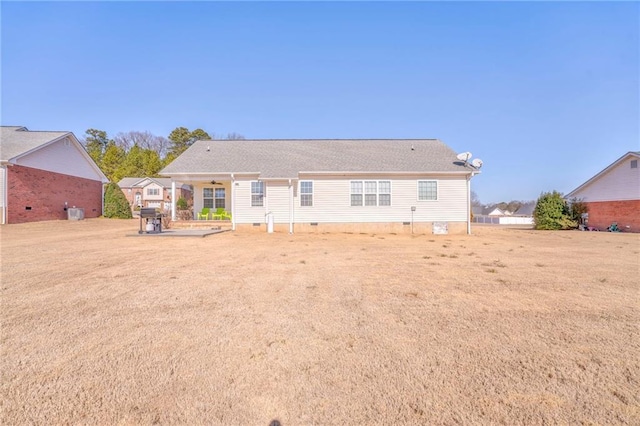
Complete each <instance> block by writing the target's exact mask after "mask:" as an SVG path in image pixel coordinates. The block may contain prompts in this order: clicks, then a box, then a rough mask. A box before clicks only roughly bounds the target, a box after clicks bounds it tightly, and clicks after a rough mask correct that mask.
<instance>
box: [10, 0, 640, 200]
mask: <svg viewBox="0 0 640 426" xmlns="http://www.w3.org/2000/svg"><path fill="white" fill-rule="evenodd" d="M0 8H1V9H0V12H1V21H2V22H1V23H2V30H1V36H2V39H1V47H2V69H1V71H2V76H1V79H2V87H1V89H2V110H1V122H2V125H21V126H27V127H28V128H29V129H31V130H70V131H73V132H74V133H75V134H76V136H77V137H78V138H81V137H82V136H83V135H84V131H85V130H86V129H88V128H97V129H101V130H106V131H107V132H108V133H109V135H110V136H115V134H117V133H118V132H126V131H130V130H138V131H145V130H146V131H150V132H151V133H154V134H156V135H160V136H168V134H169V133H170V132H171V130H173V129H174V128H175V127H178V126H184V127H188V128H189V129H195V128H198V127H200V128H203V129H204V130H206V131H207V132H209V133H215V134H226V133H229V132H237V133H240V134H242V135H244V136H246V137H247V138H251V139H262V138H269V139H277V138H438V139H441V140H442V141H443V142H445V143H446V144H448V145H449V146H451V147H452V148H453V149H454V150H456V151H460V152H462V151H471V152H472V153H473V155H474V158H476V157H477V158H481V159H482V160H483V161H484V164H485V165H484V167H483V169H482V171H483V173H482V174H481V175H480V176H478V177H476V178H474V180H473V183H472V188H473V189H474V190H475V191H476V193H477V194H478V196H479V198H480V200H481V201H482V202H484V203H489V202H499V201H509V200H514V199H516V200H529V199H536V198H537V197H538V196H539V195H540V193H541V192H543V191H551V190H554V189H555V190H558V191H560V192H564V193H567V192H569V191H571V190H573V189H575V188H576V187H577V186H578V185H580V184H582V183H583V182H584V181H585V180H587V179H589V178H590V177H591V176H593V175H594V174H595V173H597V172H599V171H600V170H602V169H603V168H605V167H606V166H608V165H609V164H610V163H612V162H613V161H615V160H616V159H618V158H619V157H620V156H622V155H623V154H624V153H626V152H627V151H630V150H640V84H639V80H640V65H639V63H640V54H639V53H640V36H639V33H640V3H638V2H619V3H615V2H542V3H529V2H455V3H445V2H403V3H392V2H349V3H347V2H330V3H329V2H327V3H325V2H262V3H248V2H240V3H237V2H236V3H231V2H69V3H64V2H48V3H32V2H26V3H25V2H6V1H3V2H1V3H0Z"/></svg>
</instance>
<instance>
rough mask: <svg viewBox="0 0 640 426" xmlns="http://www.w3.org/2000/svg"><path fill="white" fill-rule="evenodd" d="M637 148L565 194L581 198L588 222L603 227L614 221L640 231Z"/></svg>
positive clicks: (639, 181)
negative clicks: (587, 213)
mask: <svg viewBox="0 0 640 426" xmlns="http://www.w3.org/2000/svg"><path fill="white" fill-rule="evenodd" d="M638 159H640V152H639V151H630V152H627V153H626V154H624V155H623V156H622V157H620V158H619V159H617V160H616V161H614V162H613V163H612V164H611V165H609V166H608V167H607V168H605V169H604V170H602V171H601V172H600V173H598V174H596V175H595V176H594V177H592V178H591V179H589V180H588V181H586V182H585V183H583V184H582V185H580V186H579V187H578V188H576V189H574V190H573V191H571V192H570V193H569V194H567V195H566V197H565V198H566V199H568V200H571V199H573V198H577V199H579V200H582V201H584V202H585V203H586V204H587V208H588V209H589V210H588V211H589V226H592V227H595V228H598V229H600V230H604V229H606V228H607V227H608V226H610V225H611V224H612V223H613V222H616V223H617V224H618V227H619V228H620V229H622V230H623V231H632V232H640V169H639V168H638V167H639V166H638Z"/></svg>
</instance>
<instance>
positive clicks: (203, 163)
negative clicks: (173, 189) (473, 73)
mask: <svg viewBox="0 0 640 426" xmlns="http://www.w3.org/2000/svg"><path fill="white" fill-rule="evenodd" d="M207 148H209V149H207ZM469 171H471V168H470V167H465V166H464V165H463V164H462V163H460V162H459V161H458V160H457V158H456V152H455V151H453V150H452V149H451V148H449V147H448V146H447V145H445V144H444V143H442V142H441V141H439V140H437V139H420V140H417V139H416V140H411V139H333V140H326V139H322V140H320V139H315V140H216V141H197V142H195V143H194V144H193V145H192V146H191V147H189V149H187V150H186V151H185V152H184V153H183V154H182V155H180V156H179V157H178V158H176V159H175V160H174V161H173V162H172V163H171V164H169V165H168V166H167V167H165V168H164V169H163V170H162V171H161V172H160V173H161V174H163V175H170V176H174V175H182V174H197V173H260V177H261V178H295V177H297V176H298V174H299V173H300V172H380V173H391V172H418V173H421V172H449V173H450V172H460V173H469Z"/></svg>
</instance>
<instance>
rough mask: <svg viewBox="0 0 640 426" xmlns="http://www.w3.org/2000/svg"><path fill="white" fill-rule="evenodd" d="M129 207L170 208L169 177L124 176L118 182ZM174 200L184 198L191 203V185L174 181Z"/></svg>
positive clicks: (170, 190)
mask: <svg viewBox="0 0 640 426" xmlns="http://www.w3.org/2000/svg"><path fill="white" fill-rule="evenodd" d="M118 186H119V187H120V189H122V192H123V193H124V195H125V197H126V198H127V201H129V205H130V206H131V209H132V210H133V209H135V208H136V207H155V208H157V209H160V210H162V211H165V210H170V209H171V206H172V203H171V200H173V196H172V195H173V192H172V188H171V179H170V178H157V177H154V178H151V177H142V178H140V177H125V178H122V179H121V180H120V182H118ZM176 191H177V193H176V201H177V200H178V198H184V199H185V200H186V201H187V204H191V203H192V196H191V187H190V186H189V185H185V184H181V183H180V182H177V183H176Z"/></svg>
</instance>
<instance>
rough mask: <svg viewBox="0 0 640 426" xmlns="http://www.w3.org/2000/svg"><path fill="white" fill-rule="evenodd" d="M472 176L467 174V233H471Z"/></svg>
mask: <svg viewBox="0 0 640 426" xmlns="http://www.w3.org/2000/svg"><path fill="white" fill-rule="evenodd" d="M471 176H473V174H472V173H469V174H468V175H467V235H471Z"/></svg>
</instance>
